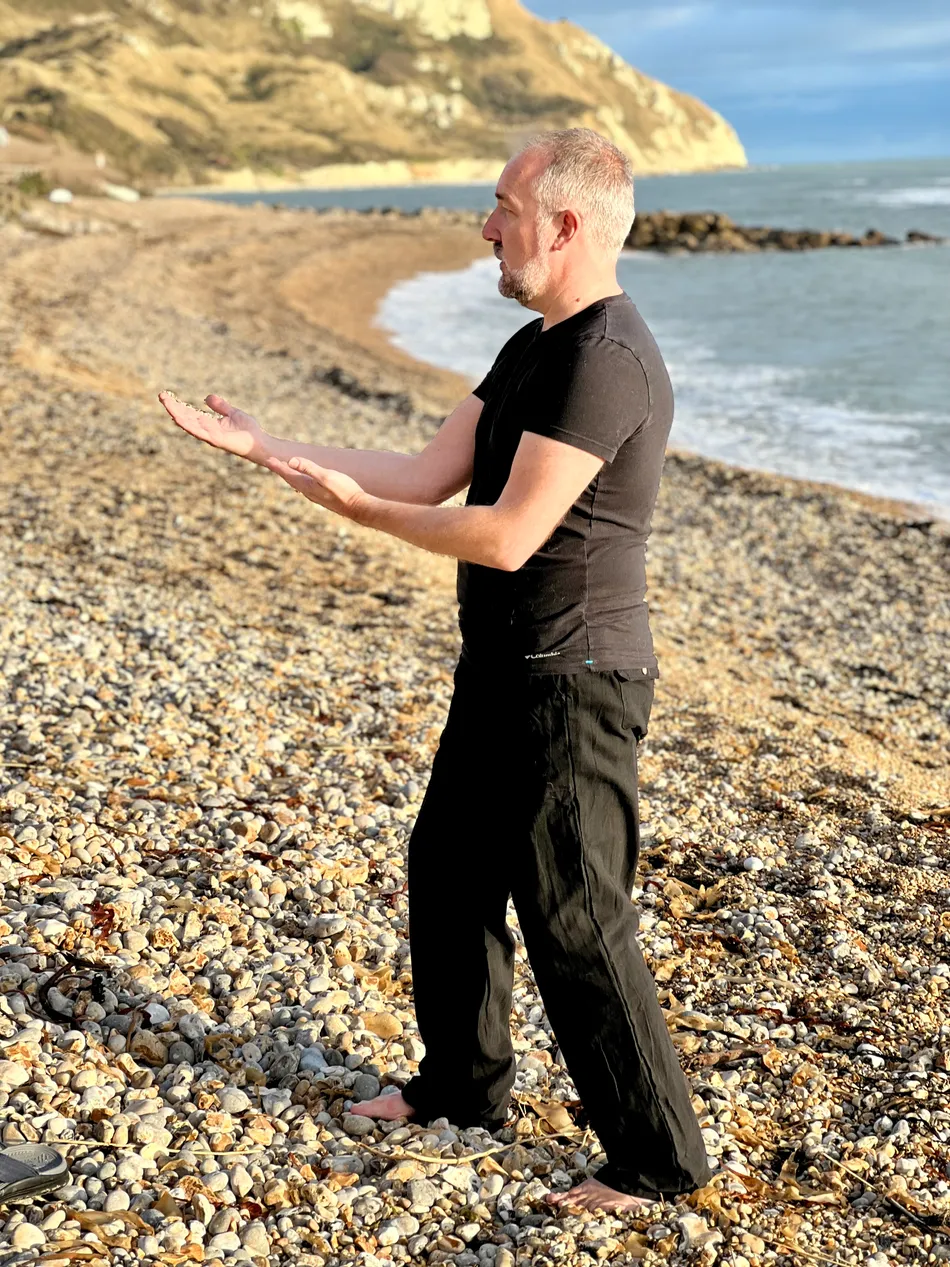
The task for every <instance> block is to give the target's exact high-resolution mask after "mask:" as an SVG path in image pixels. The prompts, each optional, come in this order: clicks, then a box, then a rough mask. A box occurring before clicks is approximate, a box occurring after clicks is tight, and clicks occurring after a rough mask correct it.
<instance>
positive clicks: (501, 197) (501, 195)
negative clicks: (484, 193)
mask: <svg viewBox="0 0 950 1267" xmlns="http://www.w3.org/2000/svg"><path fill="white" fill-rule="evenodd" d="M495 198H496V199H497V200H498V202H509V203H511V205H512V206H514V205H515V199H514V198H512V196H511V194H506V193H505V191H504V190H503V189H496V190H495Z"/></svg>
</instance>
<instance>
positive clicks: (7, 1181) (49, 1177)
mask: <svg viewBox="0 0 950 1267" xmlns="http://www.w3.org/2000/svg"><path fill="white" fill-rule="evenodd" d="M68 1178H69V1168H68V1166H67V1165H66V1162H65V1160H64V1159H63V1158H62V1157H60V1155H59V1153H57V1152H55V1151H54V1150H53V1149H52V1148H47V1147H46V1145H45V1144H14V1145H13V1147H12V1148H0V1202H6V1201H20V1200H22V1199H23V1198H24V1197H38V1196H41V1195H42V1194H43V1193H44V1192H52V1191H53V1190H54V1189H55V1188H61V1187H62V1186H63V1184H65V1183H66V1181H67V1179H68Z"/></svg>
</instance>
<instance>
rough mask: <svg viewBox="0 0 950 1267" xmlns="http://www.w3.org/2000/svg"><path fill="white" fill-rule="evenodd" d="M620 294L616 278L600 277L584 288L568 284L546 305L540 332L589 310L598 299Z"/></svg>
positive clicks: (621, 288)
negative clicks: (586, 309)
mask: <svg viewBox="0 0 950 1267" xmlns="http://www.w3.org/2000/svg"><path fill="white" fill-rule="evenodd" d="M622 294H623V287H622V286H621V285H620V284H619V282H618V281H617V278H616V277H601V278H599V279H598V280H597V281H594V282H590V283H588V284H587V285H585V286H578V285H577V284H576V283H574V284H570V283H569V284H567V285H565V286H563V287H562V288H561V290H560V291H559V292H558V293H557V294H556V295H554V296H553V298H552V299H551V300H550V302H549V303H548V304H546V306H545V308H544V310H543V312H542V316H543V317H544V323H543V325H542V326H541V329H542V331H543V330H549V329H550V328H551V326H556V325H557V324H558V323H559V322H561V321H566V320H567V318H568V317H573V316H574V314H575V313H576V312H582V311H583V310H584V309H585V308H589V307H590V306H591V304H595V303H596V302H597V300H598V299H607V298H608V297H609V296H610V295H622Z"/></svg>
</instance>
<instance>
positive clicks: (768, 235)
mask: <svg viewBox="0 0 950 1267" xmlns="http://www.w3.org/2000/svg"><path fill="white" fill-rule="evenodd" d="M905 240H906V241H907V242H908V243H921V244H923V243H928V242H930V243H938V242H943V241H944V239H943V238H940V237H935V236H934V235H933V234H930V233H923V232H922V231H920V230H919V229H912V230H911V231H910V232H909V233H908V234H907V237H906V239H905ZM899 244H900V239H898V238H891V237H887V236H886V234H884V233H881V232H880V231H879V230H878V229H868V231H867V232H866V233H865V234H863V235H862V236H861V237H856V236H855V235H854V234H851V233H841V232H838V231H827V230H817V229H774V228H769V227H768V226H761V225H757V226H751V227H749V226H745V225H741V224H736V223H735V221H734V220H730V218H729V217H728V216H725V215H722V214H721V213H719V212H715V211H700V212H681V211H647V212H640V213H638V215H637V218H636V220H635V221H634V225H633V228H632V229H631V230H630V236H629V237H628V238H627V242H626V245H627V248H628V250H634V251H663V252H665V253H667V254H675V253H677V252H682V251H719V252H735V251H809V250H814V249H816V248H819V247H826V246H897V245H899Z"/></svg>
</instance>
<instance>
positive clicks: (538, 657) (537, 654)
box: [525, 651, 561, 660]
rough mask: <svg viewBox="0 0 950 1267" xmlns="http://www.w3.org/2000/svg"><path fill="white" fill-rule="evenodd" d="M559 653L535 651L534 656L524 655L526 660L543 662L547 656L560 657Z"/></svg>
mask: <svg viewBox="0 0 950 1267" xmlns="http://www.w3.org/2000/svg"><path fill="white" fill-rule="evenodd" d="M560 654H561V653H560V651H536V652H535V654H534V655H526V656H525V659H526V660H544V659H546V658H547V657H548V656H552V655H560Z"/></svg>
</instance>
